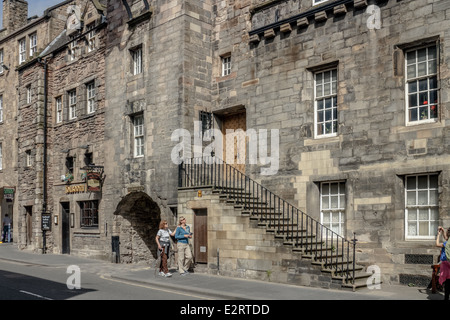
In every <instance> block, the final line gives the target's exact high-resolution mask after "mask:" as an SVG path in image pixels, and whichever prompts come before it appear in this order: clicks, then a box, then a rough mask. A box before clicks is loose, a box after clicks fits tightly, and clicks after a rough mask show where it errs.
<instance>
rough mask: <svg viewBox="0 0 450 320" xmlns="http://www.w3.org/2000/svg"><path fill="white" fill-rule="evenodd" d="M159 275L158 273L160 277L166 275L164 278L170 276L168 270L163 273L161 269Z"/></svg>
mask: <svg viewBox="0 0 450 320" xmlns="http://www.w3.org/2000/svg"><path fill="white" fill-rule="evenodd" d="M159 275H160V276H161V277H166V278H169V277H171V276H172V274H171V273H170V272H167V273H164V272H162V271H161V272H160V273H159Z"/></svg>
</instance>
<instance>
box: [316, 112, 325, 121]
mask: <svg viewBox="0 0 450 320" xmlns="http://www.w3.org/2000/svg"><path fill="white" fill-rule="evenodd" d="M323 120H324V119H323V111H319V112H317V121H319V122H323Z"/></svg>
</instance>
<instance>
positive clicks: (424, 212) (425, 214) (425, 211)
mask: <svg viewBox="0 0 450 320" xmlns="http://www.w3.org/2000/svg"><path fill="white" fill-rule="evenodd" d="M428 218H429V217H428V209H419V220H420V221H425V220H426V221H428Z"/></svg>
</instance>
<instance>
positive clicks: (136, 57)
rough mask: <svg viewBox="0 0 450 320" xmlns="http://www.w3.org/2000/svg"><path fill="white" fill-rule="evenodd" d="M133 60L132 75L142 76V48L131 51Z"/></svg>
mask: <svg viewBox="0 0 450 320" xmlns="http://www.w3.org/2000/svg"><path fill="white" fill-rule="evenodd" d="M131 59H132V66H131V68H132V70H131V72H132V74H133V75H136V74H140V73H142V47H138V48H135V49H133V50H131Z"/></svg>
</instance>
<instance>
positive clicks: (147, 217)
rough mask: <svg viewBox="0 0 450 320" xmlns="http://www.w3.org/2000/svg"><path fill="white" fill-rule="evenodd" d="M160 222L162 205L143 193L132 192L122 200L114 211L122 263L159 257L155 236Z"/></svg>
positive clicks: (114, 230)
mask: <svg viewBox="0 0 450 320" xmlns="http://www.w3.org/2000/svg"><path fill="white" fill-rule="evenodd" d="M160 221H161V210H160V208H159V206H158V205H157V203H156V202H155V201H153V199H152V198H150V196H148V195H147V194H146V193H144V192H132V193H130V194H128V195H127V196H125V197H124V198H123V199H122V200H121V201H120V202H119V204H118V205H117V209H116V211H115V212H114V229H113V233H114V234H115V235H116V236H119V239H120V262H124V263H137V262H151V261H153V260H154V259H156V257H157V249H158V248H157V245H156V242H155V237H156V233H157V232H158V229H159V222H160Z"/></svg>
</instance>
